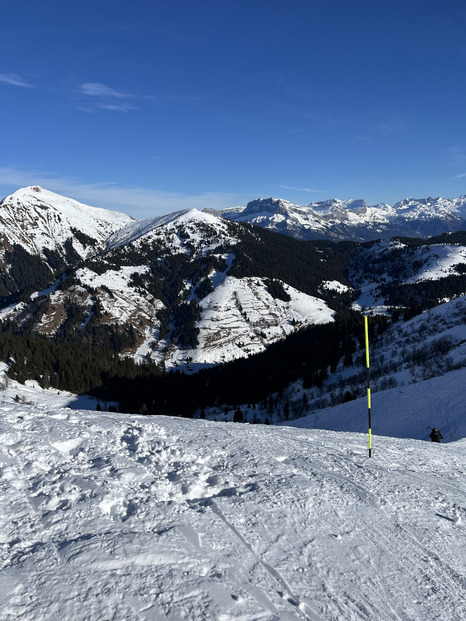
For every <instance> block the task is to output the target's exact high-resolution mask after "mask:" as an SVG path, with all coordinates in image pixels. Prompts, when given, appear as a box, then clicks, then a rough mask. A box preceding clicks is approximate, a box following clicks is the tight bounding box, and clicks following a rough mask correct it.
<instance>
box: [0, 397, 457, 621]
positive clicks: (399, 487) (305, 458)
mask: <svg viewBox="0 0 466 621" xmlns="http://www.w3.org/2000/svg"><path fill="white" fill-rule="evenodd" d="M0 431H1V444H0V468H1V470H0V487H1V493H2V514H1V518H0V520H1V524H0V549H1V568H2V571H1V573H0V611H1V618H2V619H5V620H6V621H9V620H12V619H17V618H21V619H30V620H34V621H39V620H47V621H49V620H51V619H67V620H68V619H73V620H74V619H77V620H80V619H83V620H84V619H86V620H100V619H121V620H123V619H124V620H125V621H126V620H136V619H137V620H158V619H169V620H173V621H175V620H179V619H192V620H194V621H198V620H208V619H209V620H210V619H212V620H219V621H229V620H244V621H253V620H254V621H259V620H260V621H277V620H285V621H290V620H293V619H301V620H304V621H306V620H311V621H323V620H325V621H337V620H338V621H340V620H341V621H360V620H368V619H370V620H372V619H377V620H378V621H389V620H390V621H392V620H397V621H408V620H409V621H412V620H419V621H421V620H422V621H425V620H434V619H435V620H445V621H447V620H448V621H461V620H462V619H464V618H466V602H465V598H464V593H465V592H466V577H465V576H466V554H465V552H466V530H465V520H466V483H465V481H466V478H465V470H466V467H465V466H466V459H465V450H466V441H465V440H460V441H458V442H454V443H450V444H448V445H432V444H430V443H426V442H421V441H418V440H401V439H394V438H382V437H377V442H376V446H377V449H376V450H375V451H374V456H373V457H372V459H369V458H368V457H367V450H366V442H367V438H366V436H365V435H364V434H355V433H336V432H331V431H323V430H307V429H296V428H290V427H280V428H278V427H268V426H252V425H251V426H250V425H240V424H232V423H212V422H208V421H191V420H186V419H175V418H168V417H150V418H149V417H142V416H129V415H117V414H105V413H99V414H96V413H95V412H90V411H79V410H70V409H61V408H51V407H44V406H26V405H19V404H18V405H16V404H15V405H10V404H6V403H5V404H0Z"/></svg>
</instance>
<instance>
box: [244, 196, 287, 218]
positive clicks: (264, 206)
mask: <svg viewBox="0 0 466 621" xmlns="http://www.w3.org/2000/svg"><path fill="white" fill-rule="evenodd" d="M293 207H294V205H293V204H292V203H290V202H288V201H285V200H284V199H282V198H256V199H254V200H253V201H250V202H249V203H248V204H247V205H246V209H245V210H244V211H243V213H242V214H241V215H242V216H249V215H250V216H252V215H254V214H258V213H279V214H283V215H287V214H288V212H289V209H290V208H293Z"/></svg>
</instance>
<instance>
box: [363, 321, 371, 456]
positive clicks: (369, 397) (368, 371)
mask: <svg viewBox="0 0 466 621" xmlns="http://www.w3.org/2000/svg"><path fill="white" fill-rule="evenodd" d="M364 332H365V336H366V369H367V408H368V413H369V457H372V423H371V370H370V366H369V329H368V324H367V315H364Z"/></svg>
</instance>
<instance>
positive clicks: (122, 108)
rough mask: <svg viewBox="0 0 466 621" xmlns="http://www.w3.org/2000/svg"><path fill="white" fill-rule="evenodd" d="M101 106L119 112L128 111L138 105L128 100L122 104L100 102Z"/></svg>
mask: <svg viewBox="0 0 466 621" xmlns="http://www.w3.org/2000/svg"><path fill="white" fill-rule="evenodd" d="M99 108H102V110H115V111H117V112H128V110H136V106H133V104H130V103H129V102H127V101H124V102H122V103H120V104H115V103H99Z"/></svg>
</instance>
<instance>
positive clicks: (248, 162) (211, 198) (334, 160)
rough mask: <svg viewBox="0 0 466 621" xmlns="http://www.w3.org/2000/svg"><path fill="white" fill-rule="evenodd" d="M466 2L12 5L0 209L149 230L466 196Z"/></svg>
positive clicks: (1, 38) (1, 30)
mask: <svg viewBox="0 0 466 621" xmlns="http://www.w3.org/2000/svg"><path fill="white" fill-rule="evenodd" d="M465 32H466V3H465V2H464V0H458V1H451V0H442V2H440V1H439V0H436V1H432V0H422V1H418V0H404V1H403V2H400V1H398V0H391V1H390V2H381V1H379V2H377V1H375V0H372V1H371V2H369V1H359V0H352V1H351V2H350V1H349V0H333V1H332V0H321V1H320V2H314V1H313V0H299V1H298V0H288V1H287V2H275V1H274V0H270V1H262V0H258V1H254V0H248V1H244V0H197V1H194V0H191V1H184V0H170V2H168V0H165V1H164V2H159V1H158V0H131V1H129V0H127V1H122V0H111V1H109V0H92V1H90V0H80V1H79V2H78V1H73V0H67V1H63V0H43V1H42V2H38V1H37V0H15V2H9V3H5V6H2V17H1V20H0V129H1V133H0V136H1V149H0V195H1V196H5V195H7V194H9V193H11V192H13V191H14V190H16V189H18V188H20V187H24V186H27V185H42V186H43V187H45V188H47V189H49V190H52V191H55V192H58V193H60V194H64V195H66V196H70V197H72V198H76V199H77V200H81V201H83V202H85V203H88V204H93V205H98V206H102V207H107V208H113V209H116V210H119V211H124V212H126V213H129V214H131V215H133V216H134V217H137V218H145V217H151V216H155V215H159V214H163V213H169V212H171V211H175V210H177V209H184V208H187V207H198V208H203V207H227V206H233V205H238V204H239V205H245V204H246V203H247V202H248V201H249V200H252V199H254V198H257V197H259V196H263V197H268V196H273V197H281V198H285V199H287V200H290V201H292V202H295V203H299V204H308V203H310V202H312V201H319V200H324V199H328V198H333V197H337V198H341V199H349V198H364V199H365V200H366V201H367V202H368V203H369V204H377V203H380V202H387V203H390V204H394V203H395V202H396V201H398V200H401V199H403V198H405V197H407V196H414V197H416V198H423V197H427V196H444V197H456V196H460V195H462V194H466V37H465V35H464V33H465Z"/></svg>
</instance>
